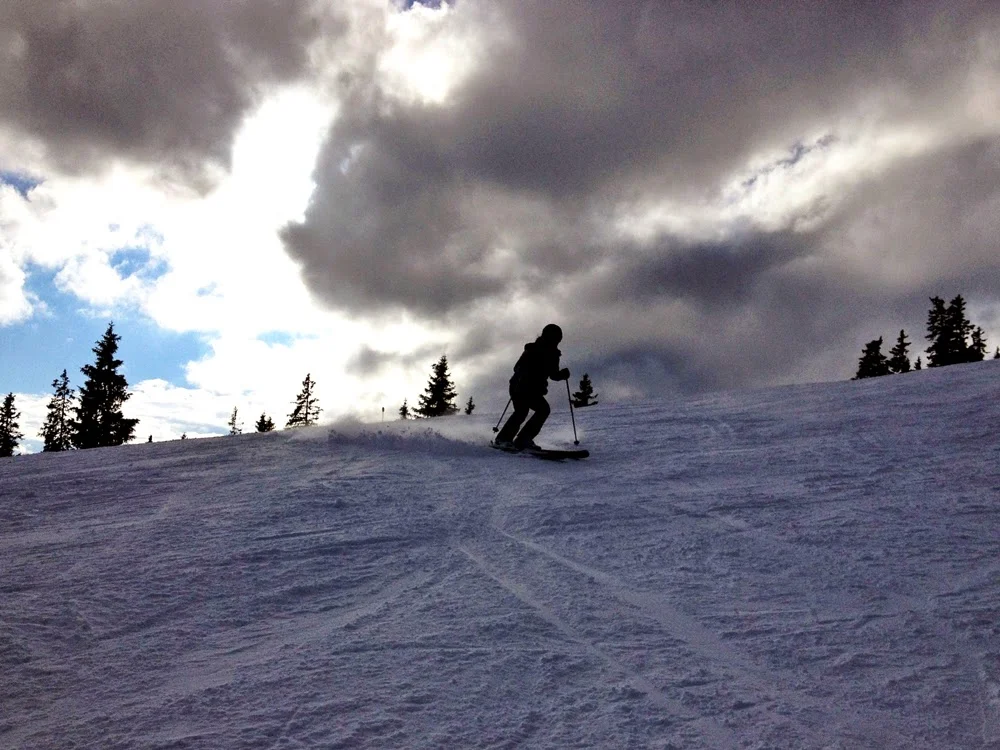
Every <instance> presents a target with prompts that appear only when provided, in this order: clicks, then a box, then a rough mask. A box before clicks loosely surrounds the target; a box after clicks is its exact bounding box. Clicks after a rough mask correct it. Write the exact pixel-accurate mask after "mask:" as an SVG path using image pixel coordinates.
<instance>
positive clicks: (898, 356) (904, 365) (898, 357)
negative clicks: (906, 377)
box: [889, 331, 910, 374]
mask: <svg viewBox="0 0 1000 750" xmlns="http://www.w3.org/2000/svg"><path fill="white" fill-rule="evenodd" d="M909 347H910V342H909V341H907V340H906V331H900V332H899V338H898V339H896V345H895V346H894V347H892V349H890V350H889V354H891V355H892V356H891V357H889V372H891V373H895V374H898V373H902V372H909V371H910V356H909Z"/></svg>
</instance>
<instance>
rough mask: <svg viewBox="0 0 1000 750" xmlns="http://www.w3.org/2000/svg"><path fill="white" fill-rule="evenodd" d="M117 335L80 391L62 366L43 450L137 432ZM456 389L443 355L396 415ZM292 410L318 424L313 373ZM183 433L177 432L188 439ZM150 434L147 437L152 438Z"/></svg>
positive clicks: (294, 423) (582, 393)
mask: <svg viewBox="0 0 1000 750" xmlns="http://www.w3.org/2000/svg"><path fill="white" fill-rule="evenodd" d="M120 340H121V337H120V336H119V335H118V334H116V333H115V331H114V323H109V324H108V328H107V330H106V331H105V333H104V336H103V337H102V338H101V339H100V340H99V341H98V342H97V345H96V346H95V347H94V349H93V352H94V354H95V355H96V356H95V361H94V364H89V365H84V367H82V368H81V372H82V373H83V374H84V375H85V376H86V381H85V382H84V384H83V386H82V387H81V388H80V391H79V395H78V396H77V392H76V391H75V390H74V389H73V388H72V387H71V386H70V383H69V376H68V375H67V374H66V370H63V371H62V374H61V375H60V376H59V377H58V378H56V379H55V380H54V381H53V382H52V387H53V395H52V398H51V399H50V401H49V404H48V413H47V416H46V419H45V423H44V425H43V426H42V429H41V431H40V432H39V435H40V436H41V437H42V438H43V440H44V445H43V447H42V450H43V451H45V452H56V451H68V450H73V449H86V448H101V447H108V446H114V445H123V444H125V443H127V442H129V441H131V440H132V439H133V438H134V437H135V429H136V425H137V424H138V423H139V420H138V419H127V418H126V417H125V416H124V415H123V414H122V411H121V407H122V404H124V403H125V401H127V400H128V399H129V397H130V396H131V395H132V394H131V393H129V391H128V382H127V381H126V379H125V376H124V375H123V374H122V373H121V372H120V371H119V368H120V367H121V366H122V364H123V363H122V360H120V359H118V358H117V356H116V354H117V351H118V342H119V341H120ZM457 398H458V391H457V390H456V388H455V383H454V381H453V380H452V376H451V373H450V372H449V369H448V357H447V355H444V354H442V355H441V358H440V359H439V360H438V361H437V362H435V363H434V364H433V365H432V366H431V375H430V378H429V380H428V382H427V387H426V388H425V389H424V392H423V393H422V394H421V395H420V397H419V401H418V405H417V406H416V407H415V408H412V409H411V408H410V406H409V402H408V400H407V399H404V400H403V405H402V406H401V407H400V408H399V411H398V414H399V418H400V419H410V418H417V417H422V418H432V417H442V416H447V415H450V414H455V413H456V412H458V410H459V407H458V406H457V405H456V403H455V400H456V399H457ZM596 399H597V394H595V393H594V388H593V384H592V383H591V381H590V376H589V375H587V374H586V373H585V374H584V376H583V379H582V380H581V381H580V390H578V391H577V392H576V393H574V394H573V396H572V398H571V401H572V403H573V406H575V407H577V408H582V407H585V406H594V405H595V404H597V400H596ZM292 403H293V409H292V412H291V413H290V414H289V415H288V419H287V421H286V422H285V427H286V428H295V427H308V426H310V425H313V424H316V422H317V421H318V419H319V415H320V412H322V409H321V408H320V406H319V398H318V397H317V396H316V381H315V380H313V379H312V375H311V373H306V377H305V380H303V381H302V389H301V390H300V391H299V393H298V395H297V396H296V397H295V400H294V401H293V402H292ZM475 408H476V404H475V402H474V401H473V399H472V397H471V396H470V397H469V400H468V401H467V402H466V403H465V407H464V412H465V414H472V412H473V411H474V410H475ZM20 416H21V415H20V412H19V411H17V408H16V406H15V399H14V394H13V393H9V394H7V396H6V397H5V398H4V400H3V406H2V407H0V458H2V457H10V456H13V455H14V452H15V451H16V450H17V447H18V445H19V443H20V441H21V440H22V439H23V438H24V435H23V434H22V433H21V431H20V427H19V424H18V419H19V418H20ZM226 426H227V427H228V428H229V434H230V435H240V434H242V432H243V423H242V422H241V421H240V419H239V409H238V407H235V406H234V407H233V411H232V413H231V414H230V417H229V422H227V425H226ZM254 428H255V430H256V431H257V432H272V431H273V430H274V429H275V423H274V420H273V419H272V418H271V417H269V416H268V415H267V413H266V412H263V413H261V415H260V418H259V419H257V421H256V422H255V423H254ZM186 438H187V433H184V434H183V435H181V439H182V440H183V439H186ZM152 440H153V436H152V435H150V436H149V442H152Z"/></svg>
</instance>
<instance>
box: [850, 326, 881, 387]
mask: <svg viewBox="0 0 1000 750" xmlns="http://www.w3.org/2000/svg"><path fill="white" fill-rule="evenodd" d="M888 374H889V360H888V359H886V356H885V355H884V354H882V337H881V336H879V337H878V338H877V339H875V340H874V341H869V342H868V343H867V344H865V348H864V351H863V352H862V354H861V359H859V360H858V374H857V375H855V376H854V380H861V379H862V378H877V377H880V376H882V375H888Z"/></svg>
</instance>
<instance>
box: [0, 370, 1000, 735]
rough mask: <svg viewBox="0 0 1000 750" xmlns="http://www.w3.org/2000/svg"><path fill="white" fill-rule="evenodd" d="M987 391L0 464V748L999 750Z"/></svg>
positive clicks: (991, 378)
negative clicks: (526, 439)
mask: <svg viewBox="0 0 1000 750" xmlns="http://www.w3.org/2000/svg"><path fill="white" fill-rule="evenodd" d="M998 372H1000V368H998V367H997V366H996V365H993V364H991V363H983V364H982V365H978V366H970V367H956V368H947V369H946V370H939V371H928V372H925V373H922V374H915V376H901V377H897V378H885V379H881V382H873V381H869V382H865V383H834V384H823V385H814V386H794V387H788V388H781V389H769V390H762V391H750V392H744V393H731V394H716V395H712V396H708V397H704V398H700V399H696V400H689V401H685V402H679V403H676V404H664V403H644V404H636V405H630V406H627V407H625V406H623V407H614V406H611V405H603V404H602V406H600V407H598V408H597V409H594V410H586V411H581V413H580V414H578V415H577V416H578V420H577V423H578V426H579V427H580V438H581V442H582V443H583V444H584V445H585V446H586V447H588V448H590V449H591V453H592V456H591V458H590V459H588V460H586V461H584V462H580V463H552V462H544V461H529V460H515V459H514V457H511V456H508V455H504V454H500V453H499V452H497V451H492V450H490V449H489V448H487V447H486V446H485V441H486V439H488V435H489V427H490V424H491V423H492V418H487V417H484V418H473V417H468V418H465V419H462V418H456V419H452V420H442V421H440V422H439V423H438V424H439V425H440V427H439V428H437V429H438V431H428V430H427V429H424V428H423V427H422V426H419V427H418V426H406V425H399V424H396V425H389V426H382V427H378V426H371V427H366V426H363V425H353V426H337V427H335V428H333V429H330V428H323V429H314V430H303V431H297V432H293V433H287V432H286V433H277V434H272V435H247V436H242V437H238V438H222V439H217V440H197V441H195V440H191V441H184V442H180V441H178V442H176V443H164V444H154V445H134V446H126V447H124V448H122V449H117V450H107V451H85V452H77V453H73V454H68V455H62V456H60V455H40V456H31V457H26V458H23V459H16V460H14V461H4V462H0V670H2V672H3V674H4V675H5V678H4V680H3V681H2V682H0V746H2V747H4V748H7V747H10V748H25V749H27V748H49V747H53V748H55V747H60V748H61V747H102V748H105V747H106V748H183V749H189V748H308V747H323V748H438V747H462V748H466V747H468V748H473V747H475V748H515V747H516V748H521V747H528V748H563V747H580V748H584V747H586V748H590V747H616V748H617V747H650V748H661V749H666V748H754V749H760V750H763V749H764V748H795V749H796V750H800V749H802V750H811V749H813V748H815V749H817V750H819V749H823V750H854V749H855V748H873V749H874V748H879V749H880V750H881V749H883V748H888V749H895V748H899V749H900V750H902V749H903V748H906V749H910V748H934V749H937V748H976V749H977V750H978V749H980V748H982V749H983V750H1000V646H998V643H1000V641H998V636H1000V624H998V623H1000V563H998V562H997V561H998V560H1000V528H998V527H1000V505H998V497H1000V469H998V467H1000V460H998V459H1000V449H998V442H997V439H996V438H995V436H994V432H995V430H994V428H993V426H994V425H995V424H996V420H997V416H998V414H997V407H996V402H995V398H993V394H995V390H996V389H995V383H996V377H997V374H998ZM545 434H547V435H549V436H550V440H551V441H552V442H554V443H558V442H560V441H561V442H563V443H566V444H568V442H569V440H570V438H571V433H570V432H569V424H568V415H560V414H558V413H557V414H555V415H554V416H553V418H552V421H551V423H550V425H548V426H547V427H546V433H545ZM622 435H631V436H633V437H634V439H632V440H629V441H628V442H623V441H622V440H621V437H622ZM477 441H478V442H480V443H482V444H477Z"/></svg>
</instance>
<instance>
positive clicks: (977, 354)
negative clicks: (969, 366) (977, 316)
mask: <svg viewBox="0 0 1000 750" xmlns="http://www.w3.org/2000/svg"><path fill="white" fill-rule="evenodd" d="M984 359H986V331H984V330H983V329H982V328H980V327H979V326H976V327H975V328H973V329H972V344H970V345H969V349H968V361H969V362H982V361H983V360H984Z"/></svg>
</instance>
